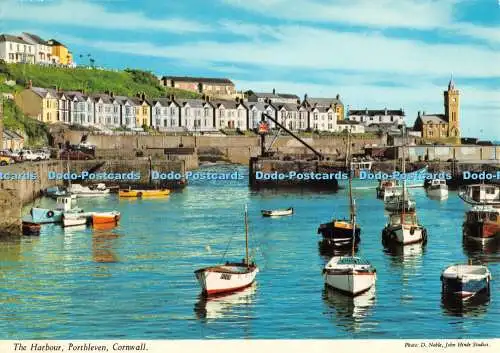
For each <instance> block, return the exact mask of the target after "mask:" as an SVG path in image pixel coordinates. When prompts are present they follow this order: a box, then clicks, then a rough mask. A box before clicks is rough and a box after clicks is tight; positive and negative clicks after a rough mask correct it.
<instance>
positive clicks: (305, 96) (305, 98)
mask: <svg viewBox="0 0 500 353" xmlns="http://www.w3.org/2000/svg"><path fill="white" fill-rule="evenodd" d="M306 100H307V93H306V94H304V101H306Z"/></svg>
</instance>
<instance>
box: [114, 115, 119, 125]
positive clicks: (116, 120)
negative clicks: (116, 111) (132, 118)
mask: <svg viewBox="0 0 500 353" xmlns="http://www.w3.org/2000/svg"><path fill="white" fill-rule="evenodd" d="M114 123H115V124H116V125H118V118H117V117H116V116H115V118H114Z"/></svg>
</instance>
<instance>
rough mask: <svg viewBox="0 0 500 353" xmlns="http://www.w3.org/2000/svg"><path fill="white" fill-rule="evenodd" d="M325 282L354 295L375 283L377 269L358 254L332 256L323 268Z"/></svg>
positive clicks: (366, 289)
mask: <svg viewBox="0 0 500 353" xmlns="http://www.w3.org/2000/svg"><path fill="white" fill-rule="evenodd" d="M323 277H324V279H325V284H326V285H327V286H329V287H332V288H334V289H336V290H338V291H340V292H343V293H345V294H348V295H351V296H356V295H359V294H362V293H364V292H366V291H368V290H369V289H370V288H372V287H373V286H374V285H375V281H376V279H377V271H376V270H375V268H374V267H373V266H372V265H371V264H370V262H368V261H367V260H365V259H363V258H361V257H358V256H334V257H333V258H332V259H331V260H330V261H328V263H327V264H326V266H325V268H324V269H323Z"/></svg>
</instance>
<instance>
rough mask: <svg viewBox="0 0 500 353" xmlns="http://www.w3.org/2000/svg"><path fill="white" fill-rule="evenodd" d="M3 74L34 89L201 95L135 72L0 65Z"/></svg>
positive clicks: (124, 93)
mask: <svg viewBox="0 0 500 353" xmlns="http://www.w3.org/2000/svg"><path fill="white" fill-rule="evenodd" d="M0 75H2V76H5V77H6V78H8V79H11V80H15V81H16V83H17V84H18V86H19V87H25V86H26V85H27V83H28V81H29V80H31V81H32V83H33V86H39V87H45V88H54V87H56V86H57V87H58V88H59V89H61V90H63V91H64V90H68V91H69V90H84V91H85V92H86V93H100V92H104V91H112V92H114V93H115V94H117V95H128V96H135V95H136V94H137V93H138V92H144V93H145V94H146V96H148V97H161V96H166V95H169V94H174V95H175V96H176V97H178V98H198V97H200V95H199V94H198V93H194V92H189V91H184V90H179V89H175V88H165V87H163V86H161V85H160V84H159V82H158V79H157V77H156V76H155V75H154V74H152V73H150V72H147V71H141V70H134V69H126V70H123V71H109V70H101V69H89V68H78V67H77V68H62V67H45V66H39V65H25V64H1V63H0ZM0 89H1V88H0Z"/></svg>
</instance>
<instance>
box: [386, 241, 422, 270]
mask: <svg viewBox="0 0 500 353" xmlns="http://www.w3.org/2000/svg"><path fill="white" fill-rule="evenodd" d="M424 251H425V245H423V244H422V243H417V244H411V245H404V246H398V245H394V246H390V247H386V248H384V252H385V253H386V254H387V255H389V256H390V259H391V263H392V264H393V265H395V266H398V267H405V268H406V267H417V266H418V265H421V262H422V255H423V254H424Z"/></svg>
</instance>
